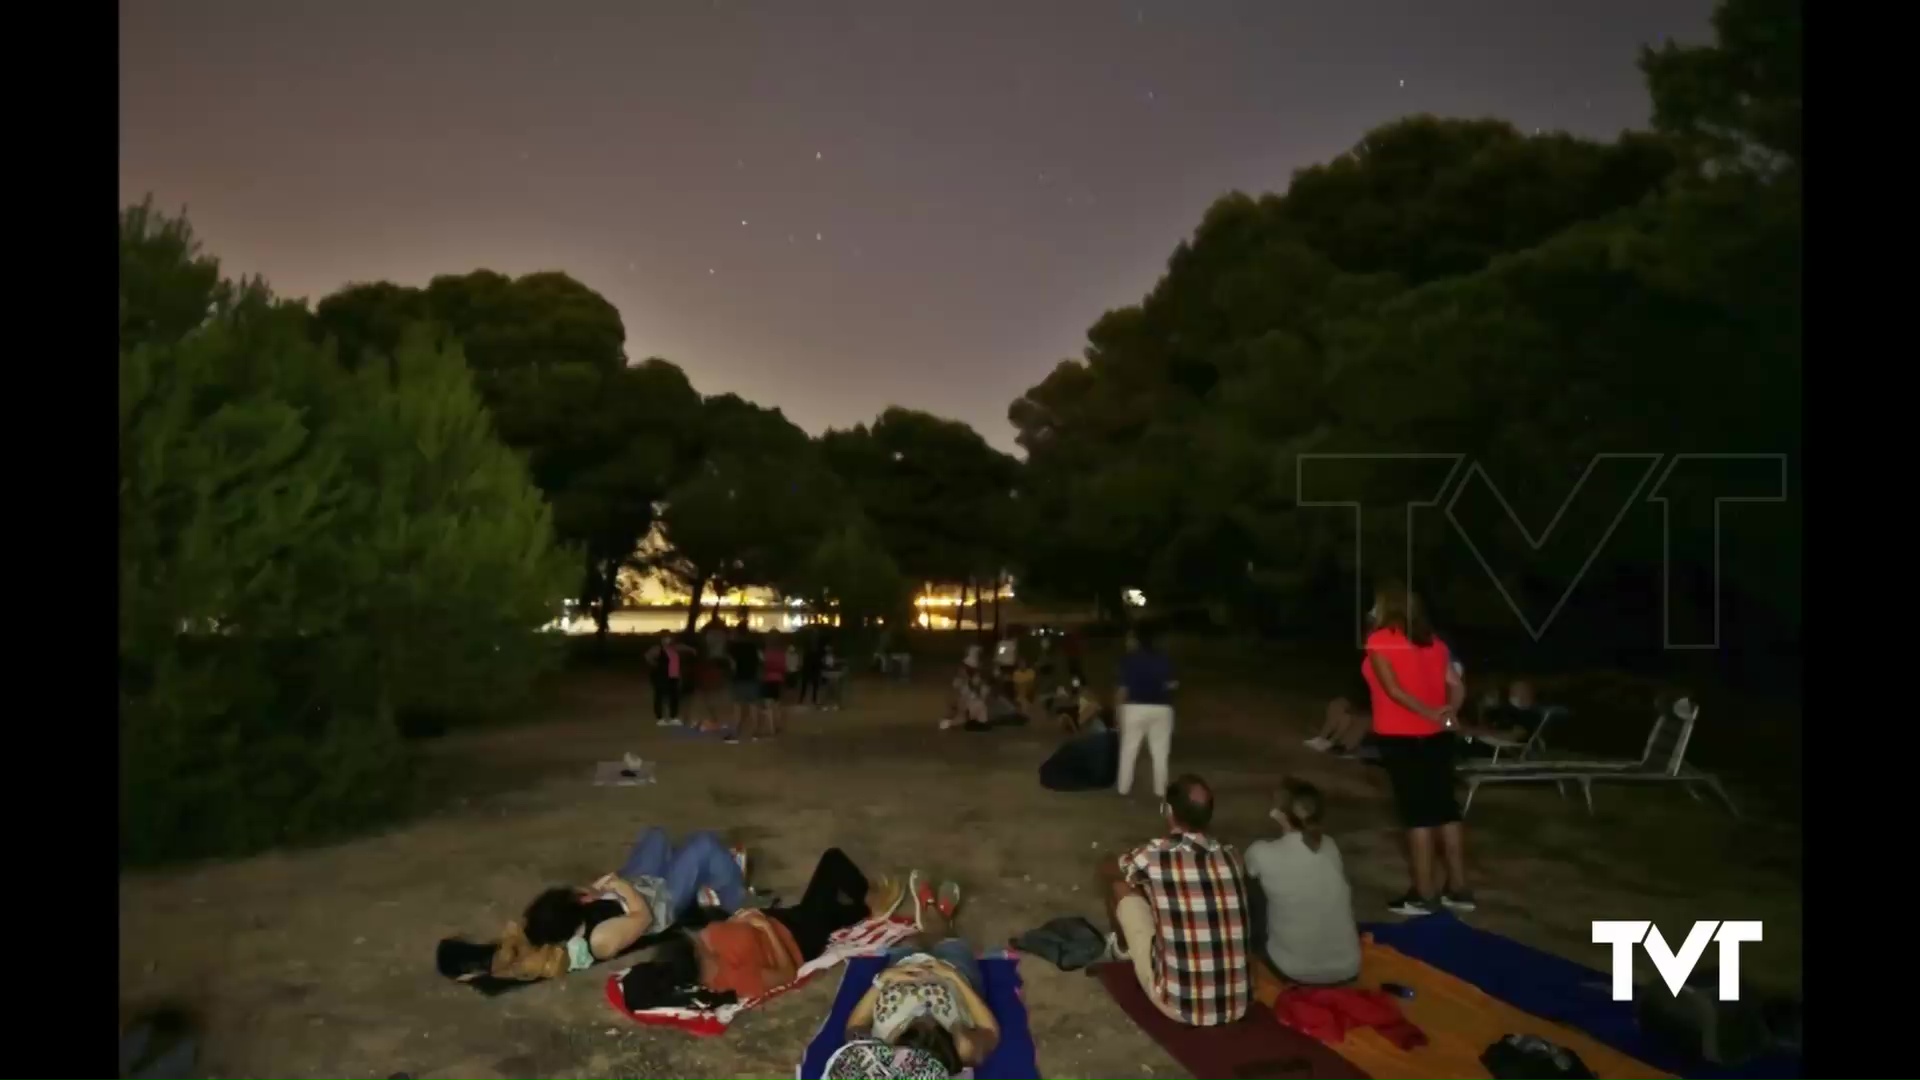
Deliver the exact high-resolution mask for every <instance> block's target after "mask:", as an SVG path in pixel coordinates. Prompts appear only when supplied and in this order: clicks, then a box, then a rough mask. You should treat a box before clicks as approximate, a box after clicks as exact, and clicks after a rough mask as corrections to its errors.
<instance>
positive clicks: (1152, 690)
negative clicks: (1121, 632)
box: [1114, 626, 1180, 798]
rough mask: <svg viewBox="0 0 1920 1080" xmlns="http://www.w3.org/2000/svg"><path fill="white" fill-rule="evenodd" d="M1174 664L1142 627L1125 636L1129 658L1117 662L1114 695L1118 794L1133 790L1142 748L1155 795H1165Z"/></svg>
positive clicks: (1173, 688)
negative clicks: (1150, 767) (1142, 747)
mask: <svg viewBox="0 0 1920 1080" xmlns="http://www.w3.org/2000/svg"><path fill="white" fill-rule="evenodd" d="M1179 685H1180V684H1179V683H1177V682H1175V681H1174V679H1173V661H1171V660H1169V659H1167V654H1166V653H1163V652H1161V651H1160V650H1159V649H1157V648H1155V647H1154V644H1153V637H1152V634H1151V632H1150V631H1149V630H1148V629H1147V628H1146V627H1144V626H1140V627H1135V628H1133V629H1132V630H1130V631H1128V632H1127V654H1126V655H1125V656H1123V657H1121V658H1120V688H1119V689H1118V690H1117V691H1115V693H1114V697H1115V704H1116V705H1117V706H1118V708H1117V709H1116V712H1117V714H1118V718H1119V721H1120V778H1119V780H1118V782H1117V784H1116V788H1117V790H1118V791H1119V792H1120V794H1122V795H1125V794H1127V793H1128V792H1129V791H1132V790H1133V773H1134V766H1135V765H1136V763H1137V762H1138V761H1139V758H1140V744H1141V743H1142V742H1144V743H1146V744H1147V756H1148V757H1149V758H1151V759H1152V761H1153V795H1154V798H1164V797H1165V796H1166V794H1167V755H1168V753H1169V752H1170V751H1171V750H1172V746H1173V691H1174V690H1175V689H1176V688H1177V687H1178V686H1179Z"/></svg>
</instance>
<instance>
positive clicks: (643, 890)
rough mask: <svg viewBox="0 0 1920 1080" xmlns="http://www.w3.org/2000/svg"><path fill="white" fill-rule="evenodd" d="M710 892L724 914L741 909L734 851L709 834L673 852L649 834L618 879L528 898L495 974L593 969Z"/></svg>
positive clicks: (742, 884)
mask: <svg viewBox="0 0 1920 1080" xmlns="http://www.w3.org/2000/svg"><path fill="white" fill-rule="evenodd" d="M709 889H710V890H712V893H713V895H714V898H715V899H716V900H717V901H718V903H719V905H720V907H722V908H724V909H726V910H728V911H732V910H734V909H736V908H739V907H742V906H744V905H745V904H746V902H747V884H746V877H745V875H744V874H743V873H742V872H741V869H740V863H739V862H738V861H737V860H736V859H735V857H734V853H733V851H732V850H730V849H729V848H728V847H727V845H726V844H725V843H724V842H723V841H722V840H721V839H720V838H719V837H718V836H717V835H715V834H713V833H711V832H697V833H693V834H692V835H690V836H688V837H686V838H685V839H684V840H682V841H681V843H680V846H679V848H678V849H675V848H674V846H673V843H672V841H670V840H668V839H667V834H666V831H665V830H663V829H660V828H658V827H654V828H649V829H647V830H646V831H645V832H642V833H641V834H640V837H639V839H638V840H636V841H634V845H633V850H632V852H630V853H629V854H628V855H627V861H626V863H625V864H624V865H622V866H621V867H620V870H619V872H618V873H614V874H607V875H605V876H604V877H601V878H600V879H599V880H597V881H595V882H594V883H593V884H592V885H588V886H585V887H583V888H567V887H559V888H552V889H548V890H546V891H545V892H543V893H541V894H540V895H539V896H536V897H534V899H533V903H531V904H528V905H527V910H526V914H525V916H524V920H523V922H522V923H520V924H517V925H516V926H514V927H510V928H509V932H508V934H507V935H506V937H505V938H503V939H502V947H501V948H500V950H499V951H498V952H496V954H495V958H494V965H493V966H494V968H495V971H494V974H496V975H499V976H500V977H502V978H512V977H516V976H515V975H513V974H512V973H511V972H512V971H514V970H519V971H526V970H528V969H529V968H531V969H534V970H538V971H539V972H540V974H542V975H544V976H547V977H551V976H553V975H559V974H562V973H564V972H569V971H580V970H582V969H584V968H588V967H592V966H593V965H594V964H595V963H598V962H599V961H601V960H609V959H612V958H613V957H615V956H619V955H620V954H621V953H624V952H626V951H627V950H628V949H631V948H633V946H634V945H635V943H637V942H638V941H639V940H640V939H641V937H643V936H645V935H647V934H651V933H658V932H660V931H662V930H665V929H667V928H668V927H670V926H672V925H673V924H674V923H675V922H677V921H678V920H679V919H680V917H681V915H683V914H684V913H685V912H686V911H688V910H689V909H691V908H692V907H693V906H694V904H695V903H696V902H697V901H698V900H699V897H700V894H701V892H702V891H703V890H709Z"/></svg>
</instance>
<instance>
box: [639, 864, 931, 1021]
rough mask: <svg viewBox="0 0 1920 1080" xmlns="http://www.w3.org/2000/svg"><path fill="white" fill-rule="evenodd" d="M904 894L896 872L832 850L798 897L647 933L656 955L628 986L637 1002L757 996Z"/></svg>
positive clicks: (882, 915)
mask: <svg viewBox="0 0 1920 1080" xmlns="http://www.w3.org/2000/svg"><path fill="white" fill-rule="evenodd" d="M905 896H906V889H905V887H904V886H903V885H902V884H901V883H900V882H899V881H898V880H897V879H893V878H881V879H879V880H878V881H871V882H870V881H869V880H868V879H867V877H866V875H865V874H863V873H861V872H860V868H859V867H857V866H855V865H854V864H853V860H852V859H849V858H847V855H846V853H845V852H843V851H841V850H840V849H839V848H828V849H827V850H826V851H825V852H824V853H822V854H821V856H820V862H819V863H818V865H816V866H815V867H814V869H813V877H812V878H811V879H809V880H808V882H807V888H806V892H805V893H803V894H802V895H801V897H800V902H799V903H797V904H789V905H775V906H773V907H770V908H766V909H765V910H762V911H742V912H738V913H736V914H734V915H733V916H732V917H731V918H724V919H719V920H717V921H712V922H707V923H705V924H704V925H701V926H698V927H697V928H694V927H693V926H692V925H691V922H690V923H689V926H688V928H687V929H686V931H685V932H681V933H669V934H666V935H664V936H661V937H659V938H657V939H649V941H648V942H647V944H650V945H651V946H652V947H653V953H652V955H651V956H650V957H649V958H648V959H647V960H646V961H645V962H643V963H640V964H637V965H635V966H634V968H633V969H632V970H631V971H630V972H628V973H627V976H626V979H625V982H624V984H623V991H624V993H625V995H626V1000H627V1004H628V1005H629V1006H630V1007H633V1008H648V1007H652V1006H656V1005H673V1004H680V1003H683V1002H685V1001H686V1000H688V998H689V995H690V993H691V992H694V991H698V990H704V991H707V992H709V993H711V994H722V995H724V994H732V995H734V998H735V1000H738V1001H747V1000H750V999H752V998H757V997H759V996H761V995H763V994H765V993H766V992H767V991H769V990H772V989H774V988H776V987H780V986H785V985H786V984H787V983H790V982H792V981H793V980H794V979H795V978H796V977H797V976H798V975H799V971H800V968H801V967H802V966H803V965H805V964H808V963H810V962H812V961H814V960H818V959H819V958H820V957H821V955H822V954H823V953H825V952H826V951H827V939H828V938H830V937H832V936H833V935H834V934H835V933H836V932H838V931H841V930H844V929H846V928H847V927H850V926H854V925H857V924H859V923H861V922H864V921H866V920H867V919H869V918H885V917H887V916H890V915H892V914H893V912H894V911H895V910H897V909H898V908H899V906H900V902H901V900H902V899H903V898H904V897H905Z"/></svg>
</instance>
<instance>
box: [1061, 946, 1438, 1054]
mask: <svg viewBox="0 0 1920 1080" xmlns="http://www.w3.org/2000/svg"><path fill="white" fill-rule="evenodd" d="M1088 970H1090V971H1092V972H1094V973H1095V974H1096V975H1097V976H1098V977H1099V979H1100V984H1101V985H1102V986H1105V987H1106V988H1107V993H1108V994H1111V995H1112V996H1113V1000H1114V1001H1116V1002H1118V1003H1119V1005H1120V1008H1121V1009H1122V1010H1124V1011H1125V1012H1126V1014H1127V1016H1128V1018H1130V1019H1131V1020H1132V1021H1133V1022H1134V1023H1135V1024H1138V1025H1139V1027H1140V1030H1142V1031H1144V1032H1146V1033H1147V1034H1148V1035H1149V1036H1151V1037H1152V1038H1153V1041H1154V1042H1157V1043H1159V1044H1160V1046H1161V1048H1163V1049H1164V1050H1166V1052H1167V1053H1169V1054H1172V1055H1173V1059H1174V1060H1175V1061H1178V1062H1179V1063H1180V1065H1181V1067H1182V1068H1184V1069H1186V1070H1187V1071H1188V1072H1190V1073H1192V1074H1193V1075H1194V1076H1199V1077H1219V1078H1221V1080H1240V1078H1242V1077H1246V1078H1256V1077H1257V1078H1261V1080H1267V1078H1273V1080H1282V1078H1284V1080H1295V1078H1299V1080H1365V1078H1366V1076H1367V1074H1366V1073H1364V1072H1361V1071H1360V1069H1359V1068H1357V1067H1356V1066H1355V1065H1354V1064H1353V1063H1352V1062H1349V1061H1348V1060H1347V1059H1345V1058H1343V1057H1341V1056H1340V1055H1339V1053H1337V1052H1335V1051H1334V1050H1333V1049H1332V1048H1331V1047H1329V1046H1327V1045H1326V1044H1325V1043H1322V1042H1320V1041H1319V1040H1317V1039H1313V1038H1310V1037H1308V1036H1306V1035H1302V1034H1300V1033H1299V1032H1297V1031H1295V1030H1293V1029H1292V1028H1288V1027H1283V1026H1281V1023H1280V1021H1278V1020H1275V1019H1274V1018H1273V1010H1272V1008H1271V1007H1262V1006H1260V1005H1259V1004H1253V1005H1249V1006H1248V1008H1247V1015H1246V1016H1245V1017H1244V1018H1243V1019H1241V1020H1239V1021H1237V1022H1235V1023H1231V1024H1216V1025H1214V1026H1213V1027H1193V1026H1191V1025H1188V1024H1182V1023H1180V1022H1178V1021H1176V1020H1170V1019H1168V1018H1167V1015H1166V1014H1165V1013H1163V1012H1161V1011H1160V1010H1159V1009H1157V1008H1155V1007H1154V1005H1153V1002H1151V1001H1148V1000H1147V993H1146V991H1145V990H1142V989H1141V988H1140V979H1139V977H1138V976H1136V975H1134V973H1133V965H1132V964H1131V963H1127V962H1125V961H1121V962H1118V963H1105V964H1095V965H1094V966H1093V967H1091V968H1089V969H1088ZM1396 1075H1405V1076H1424V1075H1426V1074H1424V1073H1402V1074H1396Z"/></svg>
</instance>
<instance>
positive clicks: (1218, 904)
mask: <svg viewBox="0 0 1920 1080" xmlns="http://www.w3.org/2000/svg"><path fill="white" fill-rule="evenodd" d="M1161 810H1162V811H1163V812H1164V813H1165V814H1166V819H1167V827H1168V830H1169V832H1168V835H1167V836H1165V837H1162V838H1160V839H1158V840H1152V841H1149V842H1148V843H1146V844H1143V845H1141V846H1140V847H1138V848H1135V849H1134V850H1132V851H1130V852H1128V853H1127V854H1125V855H1122V856H1121V857H1120V858H1119V860H1118V861H1116V862H1113V863H1108V864H1105V865H1104V866H1103V867H1102V870H1103V873H1102V875H1101V876H1102V877H1103V878H1105V879H1106V882H1107V885H1108V901H1109V903H1110V905H1111V906H1110V909H1109V912H1110V914H1111V915H1112V917H1113V925H1114V926H1115V927H1117V928H1118V933H1119V936H1120V937H1121V938H1122V939H1123V940H1124V941H1125V943H1126V949H1125V952H1124V953H1122V955H1123V956H1124V957H1125V958H1127V959H1130V960H1132V961H1133V970H1134V973H1135V974H1136V975H1138V976H1139V978H1140V985H1141V986H1142V987H1143V988H1144V989H1145V990H1146V992H1147V999H1148V1000H1149V1001H1152V1002H1153V1003H1154V1004H1155V1005H1157V1006H1158V1007H1159V1008H1160V1011H1161V1012H1164V1013H1166V1014H1167V1015H1168V1016H1169V1017H1172V1018H1173V1019H1175V1020H1178V1021H1181V1022H1182V1023H1187V1024H1193V1025H1196V1026H1200V1027H1206V1026H1210V1025H1213V1024H1230V1023H1232V1022H1234V1021H1235V1020H1238V1019H1240V1018H1241V1017H1242V1016H1244V1015H1246V1011H1247V1001H1248V998H1249V997H1251V996H1252V977H1251V975H1250V973H1249V972H1248V970H1247V955H1248V954H1247V948H1248V934H1247V922H1248V914H1247V887H1246V872H1245V870H1244V869H1243V868H1242V867H1241V865H1240V856H1239V855H1238V854H1236V853H1235V852H1234V850H1233V848H1232V847H1230V846H1228V845H1226V844H1223V843H1221V842H1220V841H1218V840H1215V839H1213V838H1212V837H1210V836H1208V835H1206V832H1205V831H1204V830H1205V829H1206V827H1207V825H1208V823H1209V822H1211V821H1212V820H1213V791H1212V790H1211V789H1210V788H1208V787H1207V784H1206V781H1204V780H1202V779H1200V778H1199V777H1197V776H1193V775H1191V774H1189V775H1186V776H1182V777H1179V778H1178V779H1176V780H1174V781H1173V783H1171V784H1169V785H1167V798H1166V801H1165V802H1164V803H1162V804H1161Z"/></svg>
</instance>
